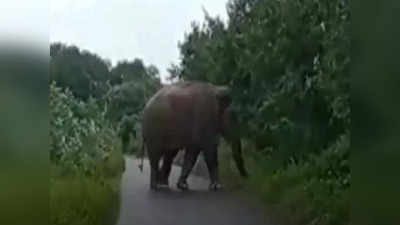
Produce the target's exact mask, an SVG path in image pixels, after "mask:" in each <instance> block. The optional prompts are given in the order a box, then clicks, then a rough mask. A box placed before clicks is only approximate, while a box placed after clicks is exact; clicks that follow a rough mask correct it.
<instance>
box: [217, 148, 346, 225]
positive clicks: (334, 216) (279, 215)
mask: <svg viewBox="0 0 400 225" xmlns="http://www.w3.org/2000/svg"><path fill="white" fill-rule="evenodd" d="M250 149H251V146H245V149H244V153H243V155H244V157H245V161H246V167H247V168H248V170H249V173H250V177H249V178H248V179H247V180H244V179H242V178H240V176H239V175H238V171H237V169H236V166H235V164H234V162H233V159H232V154H231V152H230V149H229V148H227V147H226V146H223V147H222V151H221V157H220V159H221V167H220V170H221V177H222V179H223V181H224V183H225V184H226V185H227V186H228V188H231V189H239V190H240V191H241V192H243V193H246V194H250V195H251V197H254V198H256V199H259V200H261V202H263V203H264V204H265V206H266V210H267V209H268V211H269V210H271V212H273V213H271V212H270V214H269V215H271V216H272V217H276V219H279V220H281V221H283V222H284V223H287V224H296V225H299V224H304V225H347V224H350V221H349V220H350V218H349V217H350V216H349V208H350V203H349V188H339V187H338V186H337V185H336V183H335V182H336V181H328V182H327V181H326V180H320V179H319V178H318V173H319V172H320V170H321V168H320V167H321V165H320V164H324V163H325V162H326V157H327V156H326V154H325V155H324V154H321V155H318V156H316V157H315V162H314V163H311V162H309V163H303V164H296V165H295V164H293V165H289V166H288V167H286V168H284V169H278V170H275V169H274V166H273V165H274V162H273V160H272V159H268V158H266V157H265V156H263V155H261V154H260V153H256V152H254V151H251V150H250Z"/></svg>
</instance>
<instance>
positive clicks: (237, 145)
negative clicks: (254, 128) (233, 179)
mask: <svg viewBox="0 0 400 225" xmlns="http://www.w3.org/2000/svg"><path fill="white" fill-rule="evenodd" d="M231 145H232V155H233V159H234V160H235V163H236V167H237V168H238V170H239V173H240V175H241V176H242V177H245V178H247V177H248V173H247V170H246V169H245V166H244V161H243V156H242V143H241V140H240V138H235V139H234V140H232V141H231Z"/></svg>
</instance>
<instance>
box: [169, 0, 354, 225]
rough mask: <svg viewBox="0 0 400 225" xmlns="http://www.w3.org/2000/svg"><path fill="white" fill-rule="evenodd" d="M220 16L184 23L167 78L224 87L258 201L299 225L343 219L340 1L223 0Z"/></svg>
mask: <svg viewBox="0 0 400 225" xmlns="http://www.w3.org/2000/svg"><path fill="white" fill-rule="evenodd" d="M227 10H228V17H229V19H228V21H227V23H224V22H223V21H221V20H220V19H219V18H212V17H210V16H209V15H208V14H207V13H206V15H205V21H206V22H205V23H204V24H196V23H193V26H192V30H191V31H190V32H189V33H187V34H186V35H185V39H184V41H183V42H182V43H180V44H179V49H180V53H181V61H180V63H179V64H177V65H173V66H172V67H171V68H170V72H171V77H170V78H171V79H181V80H202V81H209V82H212V83H215V84H221V85H229V86H230V87H231V88H232V94H233V98H234V108H235V109H236V110H237V111H238V115H239V119H240V120H241V122H242V124H243V127H242V129H241V131H243V133H242V136H243V137H245V138H246V140H247V143H248V144H247V148H246V150H247V152H248V154H247V155H253V156H255V157H251V158H249V159H248V160H249V161H254V163H250V165H252V166H254V165H256V166H255V168H253V171H258V172H255V173H256V174H254V176H253V178H252V180H251V181H250V182H249V183H252V182H253V183H254V185H253V186H254V187H257V190H258V193H259V194H260V195H262V196H263V197H264V199H265V200H267V201H268V202H269V203H275V204H277V206H278V208H280V209H282V211H286V212H287V213H288V215H290V216H291V217H292V218H293V219H294V220H295V222H301V223H302V224H335V225H337V224H347V223H349V215H348V207H349V206H348V197H347V195H348V189H349V186H350V169H349V165H348V157H349V147H350V130H349V129H350V121H351V119H350V71H349V63H350V34H349V28H350V27H349V25H350V14H349V10H350V6H349V1H348V0H334V1H328V0H319V1H315V0H295V1H276V0H231V1H229V3H228V7H227ZM260 183H261V184H260ZM249 185H250V184H249ZM259 187H262V188H259ZM292 215H294V216H292Z"/></svg>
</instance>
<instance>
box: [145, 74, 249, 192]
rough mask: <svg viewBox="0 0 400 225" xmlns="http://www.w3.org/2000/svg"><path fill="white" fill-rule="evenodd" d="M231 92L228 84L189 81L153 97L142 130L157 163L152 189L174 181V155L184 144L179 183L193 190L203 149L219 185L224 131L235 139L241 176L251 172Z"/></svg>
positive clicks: (213, 186) (229, 138)
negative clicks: (191, 176)
mask: <svg viewBox="0 0 400 225" xmlns="http://www.w3.org/2000/svg"><path fill="white" fill-rule="evenodd" d="M229 92H230V91H229V88H228V87H225V86H216V85H212V84H210V83H203V82H188V81H185V82H178V83H175V84H170V85H166V86H164V87H163V88H162V89H161V90H159V91H158V92H157V93H156V94H155V95H154V96H153V97H152V98H151V99H150V100H149V101H148V102H147V104H146V106H145V109H144V111H143V120H142V126H143V127H142V129H143V140H144V143H145V145H146V149H147V153H148V157H149V162H150V168H151V172H150V174H151V175H150V188H151V189H152V190H157V189H158V188H159V187H160V186H161V185H168V178H169V174H170V171H171V165H172V162H173V159H174V158H175V156H176V155H177V153H178V151H179V150H181V149H185V155H184V163H183V166H182V170H181V175H180V178H179V180H178V183H177V187H178V188H179V189H181V190H186V189H188V184H187V181H186V180H187V177H188V176H189V174H190V172H191V170H192V168H193V165H194V163H195V162H196V160H197V157H198V155H199V153H200V152H203V154H204V159H205V161H206V165H207V168H208V172H209V176H210V189H211V190H217V189H219V188H220V187H221V185H220V183H219V177H218V154H217V153H218V152H217V150H218V143H219V139H220V136H222V137H223V138H224V139H225V140H226V141H227V142H228V143H230V144H231V146H232V152H233V158H234V160H235V162H236V165H237V168H238V170H239V172H240V174H241V176H242V177H247V176H248V174H247V171H246V169H245V167H244V162H243V158H242V153H241V140H240V136H239V134H238V132H237V131H238V129H237V120H236V117H235V114H234V112H233V110H232V109H231V107H230V105H231V97H230V95H229ZM161 159H162V161H163V162H162V166H161V169H160V168H159V162H160V160H161Z"/></svg>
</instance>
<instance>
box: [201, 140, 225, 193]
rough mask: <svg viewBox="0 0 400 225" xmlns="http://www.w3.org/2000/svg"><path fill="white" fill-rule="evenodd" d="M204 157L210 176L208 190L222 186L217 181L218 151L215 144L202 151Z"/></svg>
mask: <svg viewBox="0 0 400 225" xmlns="http://www.w3.org/2000/svg"><path fill="white" fill-rule="evenodd" d="M204 159H205V161H206V164H207V168H208V173H209V176H210V181H211V182H210V186H209V188H210V190H217V189H220V188H221V187H222V185H221V184H220V183H219V176H218V152H217V146H215V147H212V148H210V149H206V151H204Z"/></svg>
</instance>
